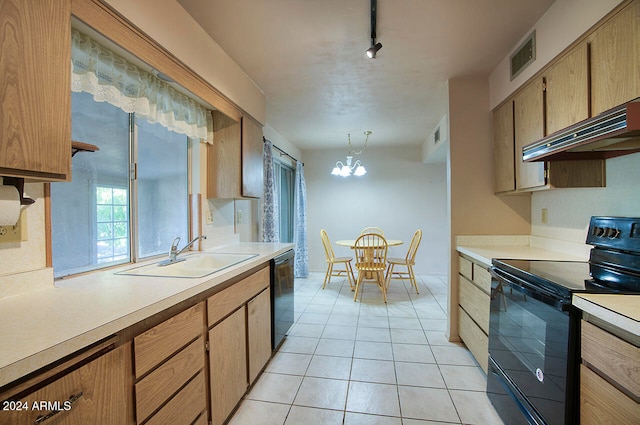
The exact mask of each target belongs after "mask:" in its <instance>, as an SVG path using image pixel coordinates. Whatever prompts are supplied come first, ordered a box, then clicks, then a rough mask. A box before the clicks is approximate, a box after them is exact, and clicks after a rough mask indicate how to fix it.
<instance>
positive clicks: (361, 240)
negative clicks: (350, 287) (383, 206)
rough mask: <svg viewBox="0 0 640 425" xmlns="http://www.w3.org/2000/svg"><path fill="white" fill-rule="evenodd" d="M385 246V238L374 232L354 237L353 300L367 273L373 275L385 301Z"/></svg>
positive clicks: (386, 246)
mask: <svg viewBox="0 0 640 425" xmlns="http://www.w3.org/2000/svg"><path fill="white" fill-rule="evenodd" d="M387 248H388V245H387V240H386V239H385V238H384V236H381V235H378V234H375V233H365V234H364V235H360V237H358V239H356V243H355V244H354V250H355V254H356V269H357V270H358V279H357V280H356V293H355V294H354V296H353V301H354V302H355V301H357V299H358V290H359V289H360V285H361V284H362V282H363V280H364V278H365V275H367V274H371V275H372V276H373V277H374V279H375V283H376V284H377V285H378V287H379V288H380V291H381V292H382V297H383V298H384V302H385V303H386V302H387V288H386V286H385V281H384V271H385V270H386V268H387Z"/></svg>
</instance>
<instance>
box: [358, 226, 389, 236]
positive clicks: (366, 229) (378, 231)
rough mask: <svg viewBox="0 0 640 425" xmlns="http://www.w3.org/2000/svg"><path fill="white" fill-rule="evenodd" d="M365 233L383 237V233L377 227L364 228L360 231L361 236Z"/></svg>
mask: <svg viewBox="0 0 640 425" xmlns="http://www.w3.org/2000/svg"><path fill="white" fill-rule="evenodd" d="M366 233H375V234H376V235H380V236H384V232H383V231H382V229H381V228H379V227H365V228H364V229H362V232H360V234H361V235H364V234H366Z"/></svg>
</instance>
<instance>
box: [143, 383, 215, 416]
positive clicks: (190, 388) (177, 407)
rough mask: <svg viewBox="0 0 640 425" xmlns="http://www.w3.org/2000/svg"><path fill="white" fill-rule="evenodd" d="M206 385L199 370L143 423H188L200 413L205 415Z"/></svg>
mask: <svg viewBox="0 0 640 425" xmlns="http://www.w3.org/2000/svg"><path fill="white" fill-rule="evenodd" d="M206 385H207V382H206V380H205V377H204V372H202V371H201V372H200V373H198V374H197V375H196V376H195V377H194V378H193V379H192V380H191V381H190V382H189V383H188V384H187V385H186V386H185V387H184V388H183V389H181V390H180V392H179V393H177V394H176V395H175V396H174V397H173V398H172V399H171V400H170V401H169V402H168V403H167V404H165V405H164V406H163V407H162V409H160V410H159V411H158V412H157V413H156V414H154V415H153V416H152V417H151V419H150V420H149V421H148V422H145V425H164V424H176V425H178V424H185V425H190V424H192V423H193V422H194V421H195V420H196V419H199V418H200V417H202V415H204V416H206V409H207V394H206Z"/></svg>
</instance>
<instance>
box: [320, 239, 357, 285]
mask: <svg viewBox="0 0 640 425" xmlns="http://www.w3.org/2000/svg"><path fill="white" fill-rule="evenodd" d="M320 237H321V238H322V245H323V246H324V254H325V258H326V261H327V272H326V273H325V275H324V283H323V284H322V289H324V288H325V286H327V283H330V282H331V276H338V277H339V276H342V275H343V273H344V274H346V275H347V279H348V280H349V288H351V290H353V288H354V284H355V277H354V276H353V268H352V267H351V260H353V259H352V258H351V257H336V255H335V254H334V252H333V248H332V247H331V241H330V240H329V235H327V232H326V230H324V229H322V230H320ZM336 264H342V265H344V270H334V266H335V265H336Z"/></svg>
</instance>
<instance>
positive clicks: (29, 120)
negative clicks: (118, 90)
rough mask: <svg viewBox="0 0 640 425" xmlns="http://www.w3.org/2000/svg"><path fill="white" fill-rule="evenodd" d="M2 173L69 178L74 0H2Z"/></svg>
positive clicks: (50, 179)
mask: <svg viewBox="0 0 640 425" xmlns="http://www.w3.org/2000/svg"><path fill="white" fill-rule="evenodd" d="M0 45H2V60H0V100H1V101H2V123H1V124H0V175H4V176H15V177H26V178H30V179H32V180H39V181H64V180H70V179H71V66H70V63H71V2H70V0H47V1H45V0H4V1H2V2H0Z"/></svg>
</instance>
